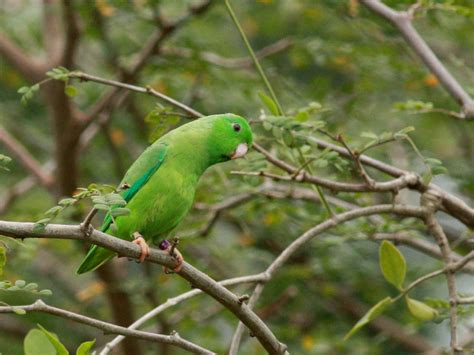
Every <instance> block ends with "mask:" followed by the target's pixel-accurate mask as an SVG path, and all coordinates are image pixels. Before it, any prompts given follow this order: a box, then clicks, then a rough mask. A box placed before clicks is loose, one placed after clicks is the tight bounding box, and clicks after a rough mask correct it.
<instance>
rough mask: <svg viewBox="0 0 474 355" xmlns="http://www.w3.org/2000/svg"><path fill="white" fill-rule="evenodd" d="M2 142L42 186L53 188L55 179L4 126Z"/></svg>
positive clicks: (0, 138)
mask: <svg viewBox="0 0 474 355" xmlns="http://www.w3.org/2000/svg"><path fill="white" fill-rule="evenodd" d="M0 142H2V143H3V144H4V145H5V146H6V147H7V148H8V149H9V150H10V151H11V152H12V153H13V154H15V155H16V156H17V157H18V159H19V160H20V162H21V163H22V164H23V166H24V167H25V169H26V170H28V171H29V172H30V173H31V174H32V175H33V176H35V177H36V179H37V180H38V181H39V182H40V184H41V185H43V186H45V187H51V185H52V184H53V183H54V179H53V177H52V176H51V175H50V174H49V173H47V172H45V171H44V170H43V168H42V167H41V165H40V163H38V161H37V160H36V159H35V158H34V157H33V156H32V155H31V154H30V152H28V150H27V149H26V148H25V147H24V146H23V145H22V144H21V143H20V142H18V141H17V140H16V139H15V137H13V136H12V135H11V134H10V133H9V132H8V131H7V130H6V129H5V128H3V127H2V126H0Z"/></svg>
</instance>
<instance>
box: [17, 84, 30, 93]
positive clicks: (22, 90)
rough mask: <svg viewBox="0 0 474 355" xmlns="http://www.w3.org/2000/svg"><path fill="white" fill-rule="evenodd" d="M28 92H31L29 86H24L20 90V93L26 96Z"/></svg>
mask: <svg viewBox="0 0 474 355" xmlns="http://www.w3.org/2000/svg"><path fill="white" fill-rule="evenodd" d="M28 91H30V87H29V86H22V87H21V88H19V89H18V91H17V92H18V93H19V94H26V93H27V92H28Z"/></svg>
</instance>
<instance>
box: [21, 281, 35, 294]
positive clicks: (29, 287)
mask: <svg viewBox="0 0 474 355" xmlns="http://www.w3.org/2000/svg"><path fill="white" fill-rule="evenodd" d="M37 288H38V284H37V283H36V282H30V283H29V284H28V285H26V286H25V287H23V290H24V291H28V292H32V291H35V290H36V289H37Z"/></svg>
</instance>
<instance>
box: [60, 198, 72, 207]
mask: <svg viewBox="0 0 474 355" xmlns="http://www.w3.org/2000/svg"><path fill="white" fill-rule="evenodd" d="M74 202H76V199H74V198H70V197H69V198H63V199H62V200H61V201H59V202H58V205H60V206H70V205H72V204H73V203H74Z"/></svg>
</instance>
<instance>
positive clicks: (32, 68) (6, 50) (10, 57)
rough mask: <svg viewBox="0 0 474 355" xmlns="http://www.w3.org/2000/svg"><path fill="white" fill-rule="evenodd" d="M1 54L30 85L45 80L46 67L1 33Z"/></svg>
mask: <svg viewBox="0 0 474 355" xmlns="http://www.w3.org/2000/svg"><path fill="white" fill-rule="evenodd" d="M0 54H1V55H2V56H3V57H4V58H5V59H6V60H7V62H8V63H9V64H10V65H11V66H12V67H13V68H15V69H16V70H18V72H20V74H21V75H23V76H24V77H25V78H26V79H27V80H28V81H29V82H30V83H32V84H33V83H37V82H38V81H40V80H41V79H42V78H43V76H44V72H45V67H44V65H43V64H42V63H41V62H40V61H38V60H36V59H35V58H31V57H29V56H28V55H27V54H26V53H25V52H24V51H23V50H22V49H21V48H20V47H18V46H17V45H16V44H15V43H13V42H12V41H11V40H10V39H9V38H8V37H7V36H6V35H5V34H3V33H1V32H0Z"/></svg>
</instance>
